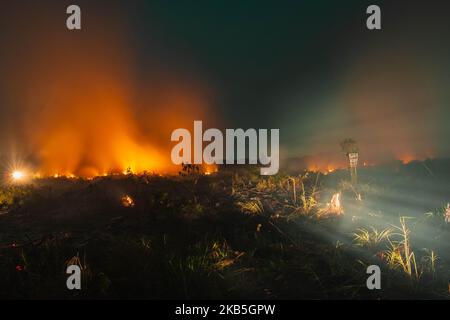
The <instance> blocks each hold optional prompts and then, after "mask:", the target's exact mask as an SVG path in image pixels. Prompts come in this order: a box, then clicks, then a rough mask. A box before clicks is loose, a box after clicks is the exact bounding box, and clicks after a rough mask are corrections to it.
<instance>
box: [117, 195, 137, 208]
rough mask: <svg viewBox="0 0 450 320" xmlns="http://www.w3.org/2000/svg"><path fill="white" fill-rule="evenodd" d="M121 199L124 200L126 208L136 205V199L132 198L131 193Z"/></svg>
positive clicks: (123, 203)
mask: <svg viewBox="0 0 450 320" xmlns="http://www.w3.org/2000/svg"><path fill="white" fill-rule="evenodd" d="M120 201H121V202H122V205H123V206H124V207H125V208H131V207H134V200H133V198H131V197H130V196H129V195H125V196H123V197H122V198H121V199H120Z"/></svg>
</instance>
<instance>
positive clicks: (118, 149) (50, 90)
mask: <svg viewBox="0 0 450 320" xmlns="http://www.w3.org/2000/svg"><path fill="white" fill-rule="evenodd" d="M66 5H67V4H64V3H60V4H55V3H53V4H52V5H51V6H45V5H41V3H39V4H33V3H27V4H26V6H25V5H22V6H20V5H17V6H14V5H12V4H9V6H8V10H5V11H7V12H2V14H1V18H0V20H1V21H2V23H3V24H2V27H1V28H0V30H1V31H0V37H1V38H0V41H1V43H2V44H1V47H2V50H1V53H0V54H1V60H0V69H1V70H2V73H1V75H0V84H1V86H0V93H1V95H0V103H1V120H0V121H1V129H0V135H1V146H0V147H1V148H0V150H1V153H2V154H3V156H4V157H10V156H11V155H14V157H15V159H14V160H13V161H18V159H20V161H21V162H27V165H33V166H34V168H33V170H34V171H35V172H38V173H40V174H41V175H55V174H60V175H69V174H74V175H79V176H94V175H101V174H107V173H111V172H122V171H124V170H127V169H131V170H132V171H141V172H142V171H144V170H145V171H149V172H152V171H155V172H170V171H175V170H177V169H178V168H174V167H173V165H172V164H171V161H170V147H171V142H170V133H171V131H172V130H174V129H175V128H178V127H188V128H190V127H191V126H192V122H193V120H195V119H203V120H207V119H208V116H207V108H206V106H207V97H206V94H205V92H206V90H204V89H203V87H202V86H201V85H200V84H198V83H196V82H195V80H193V79H192V78H193V77H187V76H186V75H183V74H182V73H177V74H176V75H175V74H174V73H171V72H169V71H168V70H166V69H165V67H164V65H163V64H162V63H159V64H155V63H154V64H153V65H152V66H153V67H154V68H152V70H142V69H138V68H137V64H136V63H135V62H134V61H135V60H134V57H135V52H134V50H135V49H134V47H133V44H132V43H131V41H129V39H131V37H132V35H130V34H128V33H127V31H128V30H127V28H126V23H125V21H124V20H123V18H121V17H120V15H118V12H112V11H108V12H102V10H106V9H107V8H106V7H105V8H97V9H96V8H90V10H85V11H84V12H85V13H86V14H84V13H83V12H82V14H83V16H82V17H83V20H82V21H83V28H82V30H81V31H68V30H67V29H66V28H65V19H66V14H65V6H66ZM24 8H26V10H24ZM109 9H110V8H109ZM95 10H97V11H95ZM94 16H95V20H94V18H93V17H94ZM18 17H20V19H19V18H18ZM101 17H103V18H101ZM18 19H19V20H18Z"/></svg>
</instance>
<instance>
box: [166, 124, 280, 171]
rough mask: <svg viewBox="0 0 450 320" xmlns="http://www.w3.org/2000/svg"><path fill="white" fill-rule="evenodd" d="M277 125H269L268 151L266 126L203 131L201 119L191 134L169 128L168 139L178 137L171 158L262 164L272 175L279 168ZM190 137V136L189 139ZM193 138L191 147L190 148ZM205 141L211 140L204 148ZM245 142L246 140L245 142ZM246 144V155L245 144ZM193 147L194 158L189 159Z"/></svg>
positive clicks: (197, 162) (182, 160) (193, 161)
mask: <svg viewBox="0 0 450 320" xmlns="http://www.w3.org/2000/svg"><path fill="white" fill-rule="evenodd" d="M279 135H280V130H279V129H270V155H269V146H268V143H267V141H268V138H269V130H268V129H259V130H258V131H257V130H256V129H247V130H246V131H244V130H243V129H226V130H225V147H224V135H223V133H222V131H220V130H219V129H216V128H210V129H207V130H206V131H205V132H203V125H202V121H194V134H193V137H191V132H190V131H189V130H188V129H184V128H179V129H175V130H174V131H173V132H172V136H171V140H172V141H178V143H177V144H176V145H175V146H174V147H173V149H172V153H171V158H172V162H173V163H174V164H176V165H180V164H182V163H184V164H192V163H193V164H203V163H206V164H224V149H225V151H226V157H225V163H226V164H235V163H237V164H246V160H247V159H248V164H258V163H259V164H261V165H263V166H266V167H262V168H261V169H260V173H261V175H274V174H276V173H278V169H279V162H280V161H279V149H280V148H279V140H280V139H279ZM192 138H193V139H192ZM192 140H193V148H192ZM204 142H210V143H209V144H207V145H206V146H205V148H203V143H204ZM246 142H248V143H246ZM247 145H248V157H246V155H247V148H246V146H247ZM192 151H193V153H194V155H193V156H194V159H192Z"/></svg>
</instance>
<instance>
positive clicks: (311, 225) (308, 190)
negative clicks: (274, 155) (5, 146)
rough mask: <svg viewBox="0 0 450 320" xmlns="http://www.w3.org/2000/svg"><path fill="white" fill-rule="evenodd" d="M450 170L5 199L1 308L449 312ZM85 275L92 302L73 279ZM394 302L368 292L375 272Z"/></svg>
mask: <svg viewBox="0 0 450 320" xmlns="http://www.w3.org/2000/svg"><path fill="white" fill-rule="evenodd" d="M448 167H449V160H441V161H438V160H434V161H426V162H414V163H411V164H409V165H403V164H401V163H400V162H398V163H395V164H392V165H386V166H378V167H370V168H363V169H360V171H359V179H360V181H359V185H358V187H357V188H355V187H353V186H352V185H351V184H350V183H349V181H348V172H347V171H346V170H337V171H335V172H333V173H330V174H327V175H323V174H321V173H317V172H303V173H301V174H295V175H293V174H291V175H284V174H279V175H277V176H273V177H261V176H259V175H258V170H255V169H253V168H233V169H231V168H226V170H225V169H222V170H219V172H216V173H213V174H209V175H204V174H201V173H200V172H198V171H196V170H192V168H185V170H184V171H182V172H181V173H180V175H178V176H160V175H148V174H146V175H133V174H128V175H114V176H107V177H98V178H95V179H93V180H84V179H68V178H47V179H37V180H34V181H33V183H32V184H30V185H20V186H4V187H3V188H2V190H1V194H0V196H1V198H0V202H1V204H2V215H1V216H0V244H1V245H0V256H1V260H0V261H1V262H0V270H1V272H2V274H3V275H4V276H3V277H2V278H1V280H0V288H1V291H0V296H1V297H2V298H14V297H15V298H68V299H78V298H152V299H161V298H181V299H192V298H269V299H271V298H274V299H277V298H287V299H297V298H320V299H328V298H337V299H350V298H371V299H376V298H383V299H391V298H437V299H448V298H449V288H448V284H449V280H450V278H449V276H450V274H449V272H450V268H449V266H450V256H449V255H448V254H449V252H450V250H449V249H450V248H449V242H448V239H449V232H450V229H449V227H450V224H449V215H450V213H449V209H448V207H447V208H446V206H447V202H446V201H448V196H449V195H448V190H449V184H450V172H449V171H448ZM73 263H75V264H78V265H80V267H81V269H82V288H83V290H81V291H76V292H74V291H68V290H67V289H66V288H65V281H66V274H65V268H66V265H68V264H73ZM371 264H377V265H379V266H380V267H381V269H382V290H379V291H378V290H374V291H369V290H368V289H367V288H366V279H367V275H366V267H367V265H371Z"/></svg>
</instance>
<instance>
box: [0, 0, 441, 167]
mask: <svg viewBox="0 0 450 320" xmlns="http://www.w3.org/2000/svg"><path fill="white" fill-rule="evenodd" d="M69 4H78V5H79V6H80V7H81V9H82V30H81V31H68V30H67V29H66V28H65V19H66V17H67V15H66V14H65V8H66V7H67V5H69ZM369 4H378V5H379V6H380V7H381V10H382V30H377V31H369V30H367V29H366V27H365V22H366V17H367V15H366V13H365V10H366V8H367V6H368V5H369ZM449 14H450V5H448V4H446V1H436V0H433V1H301V0H297V1H261V0H260V1H195V2H193V1H151V0H148V1H137V0H131V1H100V0H95V1H93V0H90V1H39V2H37V1H22V0H21V1H11V0H6V1H2V4H1V12H0V46H1V50H0V70H1V71H0V117H1V119H0V122H1V129H0V137H1V141H0V152H1V153H2V155H3V156H6V155H7V154H9V153H11V152H12V151H11V150H14V152H20V153H21V154H24V155H26V156H27V157H36V158H39V157H40V155H41V154H43V151H42V150H40V149H41V145H42V140H40V139H37V138H36V139H34V137H35V136H36V133H37V135H39V132H40V131H43V132H44V131H48V130H50V129H48V128H52V129H51V130H53V128H54V124H52V123H50V124H47V123H46V124H45V125H43V126H41V123H42V122H46V119H47V118H49V116H48V115H47V113H45V112H44V113H43V114H42V113H36V112H35V110H37V109H39V110H40V108H44V109H45V108H46V107H48V108H49V109H53V108H55V107H53V106H52V104H55V101H58V102H57V104H58V106H57V108H59V109H58V110H61V108H62V109H64V108H68V110H71V108H72V107H71V106H70V103H69V105H68V106H65V105H64V101H70V100H71V98H70V97H71V95H73V96H74V97H76V99H81V100H79V101H78V102H79V103H82V99H83V98H82V97H83V94H84V93H85V92H86V91H89V90H90V88H92V87H95V86H96V85H97V84H99V83H103V84H102V86H101V88H100V87H99V88H100V89H98V91H99V92H103V91H104V92H117V90H118V89H117V88H118V87H120V88H121V89H120V90H122V89H123V88H124V87H126V88H127V89H126V92H127V93H126V96H127V101H131V102H129V103H128V102H127V108H128V109H131V110H132V112H131V113H132V117H134V118H136V120H135V121H136V123H137V125H136V126H137V127H138V129H136V130H134V129H133V132H134V131H138V132H140V133H139V134H137V135H138V136H140V138H139V139H143V140H145V139H146V138H148V139H147V140H150V143H151V144H154V145H158V146H159V145H164V144H169V143H170V136H169V135H167V134H168V133H170V130H173V129H175V128H177V126H176V125H178V124H179V123H183V124H186V125H189V123H192V122H191V120H194V119H193V118H198V117H200V119H198V120H208V121H209V122H208V123H210V124H211V125H215V126H218V127H221V128H225V127H227V128H239V127H242V128H279V129H280V139H281V141H280V142H281V147H282V157H283V158H288V157H302V156H306V155H311V156H315V157H318V158H316V159H321V160H316V161H319V162H324V163H325V162H327V161H328V162H331V163H337V162H339V161H340V160H338V159H341V157H342V155H341V154H340V150H339V142H340V141H341V140H342V139H344V138H347V137H352V138H354V139H355V140H357V141H358V142H359V145H360V149H361V155H362V158H363V159H364V160H366V161H368V162H379V161H382V160H388V159H394V158H395V159H402V160H405V161H406V160H412V159H422V158H426V157H442V156H450V142H449V141H450V140H449V139H448V137H449V133H450V126H449V120H450V90H449V79H450V62H449V59H448V57H449V56H450V47H449V45H448V36H449V32H450V19H448V15H449ZM91 53H92V54H91ZM97 68H98V69H97ZM80 70H83V71H80ZM80 72H83V74H82V75H80ZM71 73H73V74H74V75H75V76H71ZM91 75H92V76H91ZM99 75H101V76H99ZM94 78H95V80H92V79H94ZM73 79H79V80H80V82H81V83H82V84H77V83H76V81H74V80H73ZM105 79H107V80H105ZM111 79H117V81H116V82H113V80H111ZM123 79H126V81H125V82H123V83H122V82H121V81H124V80H123ZM90 81H92V83H90ZM105 81H106V82H107V81H111V84H108V85H104V83H105ZM52 83H57V85H56V86H55V89H48V86H50V85H51V84H52ZM47 84H48V86H47ZM58 86H61V87H58ZM62 86H64V91H67V92H69V93H65V94H64V98H61V99H60V98H59V97H58V98H55V97H57V96H58V92H61V89H60V88H62ZM167 87H170V88H171V89H170V90H169V89H167V90H166V88H167ZM161 88H163V89H161ZM173 88H176V89H173ZM180 88H181V89H180ZM66 89H67V90H66ZM69 89H70V90H69ZM47 90H48V91H47ZM173 90H175V91H176V95H179V96H182V97H183V99H184V100H183V99H182V100H183V101H185V100H186V99H189V103H186V106H185V107H179V106H175V105H176V103H168V104H165V103H163V102H161V101H162V100H164V101H165V99H166V98H167V97H166V96H165V95H163V94H161V92H165V94H166V95H170V94H171V92H174V91H173ZM94 91H95V90H94ZM55 92H56V93H55ZM95 92H97V91H95ZM180 92H183V94H181V93H180ZM185 92H189V94H187V95H188V96H189V98H185V97H186V94H184V93H185ZM193 92H194V93H195V94H192V93H193ZM191 94H192V96H191ZM93 96H95V97H98V96H99V95H96V94H95V95H94V94H92V95H90V96H89V98H88V97H86V99H87V100H92V97H93ZM100 96H101V95H100ZM129 96H132V97H131V98H130V99H128V97H129ZM119 97H123V95H118V98H117V99H119ZM149 97H150V98H149ZM98 99H99V101H101V99H102V98H98ZM72 100H73V99H72ZM83 101H84V100H83ZM197 101H201V102H198V103H197ZM83 103H84V102H83ZM197 104H201V106H197ZM74 105H75V103H74ZM42 106H44V107H42ZM171 106H173V109H171ZM83 108H86V110H87V109H89V110H90V111H89V112H91V113H92V114H95V113H96V112H97V111H96V110H97V109H96V108H97V105H89V106H88V107H83ZM117 109H120V110H121V107H118V108H117ZM98 112H99V113H102V112H107V109H106V108H101V107H100V109H99V111H98ZM51 114H52V115H54V114H55V113H54V112H52V113H51ZM62 114H64V113H62ZM69 114H70V112H69ZM175 114H176V117H181V118H185V119H189V121H186V122H183V121H182V122H177V121H175V120H171V119H172V115H175ZM40 117H42V118H40ZM201 117H204V119H201ZM147 119H148V120H147ZM155 119H156V120H155ZM52 121H56V122H58V121H59V120H58V117H57V116H55V117H54V118H52ZM133 121H134V120H133ZM164 122H166V125H164V126H163V127H164V130H163V129H161V130H160V123H164ZM31 127H32V129H30V128H31ZM83 128H84V127H83ZM83 128H81V129H77V128H74V129H73V130H74V131H80V130H83ZM30 132H31V133H30ZM155 132H158V134H160V133H161V132H163V133H164V134H162V135H161V136H158V137H156V136H157V134H156V133H155ZM53 133H54V131H52V134H53ZM30 136H32V137H33V138H32V139H30ZM44 136H45V135H44ZM82 140H83V141H85V140H89V139H88V137H87V136H83V138H82ZM84 144H85V142H80V143H79V145H80V146H79V147H80V149H82V148H83V145H84ZM79 157H80V159H81V158H82V159H84V158H86V156H85V155H80V156H79ZM38 161H39V160H38ZM80 161H82V160H80ZM83 161H84V160H83ZM86 161H88V160H86ZM89 161H90V160H89ZM320 165H321V164H320Z"/></svg>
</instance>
